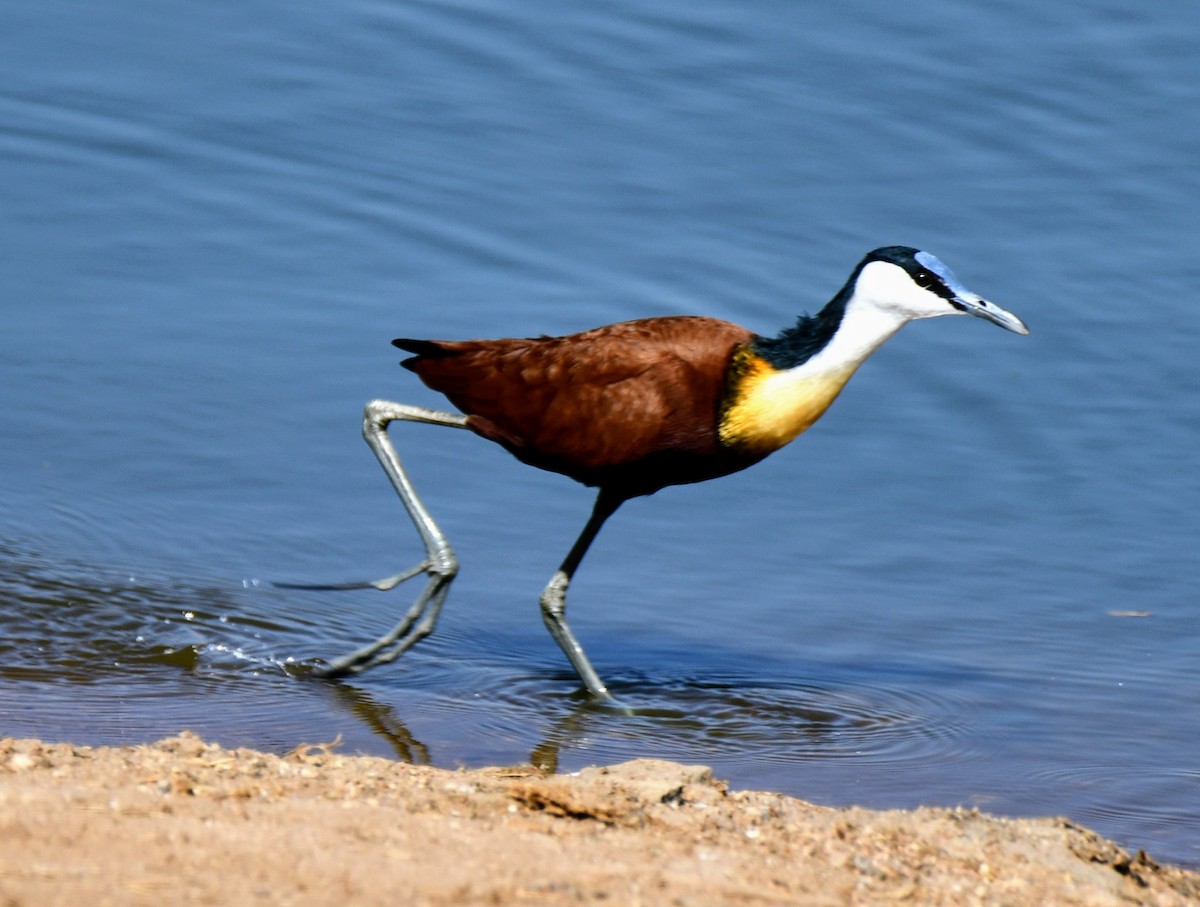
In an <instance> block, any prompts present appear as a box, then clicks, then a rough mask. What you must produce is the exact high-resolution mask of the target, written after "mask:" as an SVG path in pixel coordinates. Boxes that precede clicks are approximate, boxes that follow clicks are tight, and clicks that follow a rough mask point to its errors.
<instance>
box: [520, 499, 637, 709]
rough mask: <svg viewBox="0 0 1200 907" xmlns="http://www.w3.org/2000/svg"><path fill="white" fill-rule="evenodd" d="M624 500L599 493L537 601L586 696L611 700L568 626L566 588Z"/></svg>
mask: <svg viewBox="0 0 1200 907" xmlns="http://www.w3.org/2000/svg"><path fill="white" fill-rule="evenodd" d="M624 500H625V499H624V498H622V497H619V496H616V495H612V494H609V493H607V492H605V491H604V490H603V489H601V491H600V494H599V496H598V497H597V498H596V504H595V506H594V507H593V508H592V515H591V516H590V517H589V518H588V521H587V523H586V524H585V525H584V527H583V532H581V533H579V538H577V539H576V540H575V544H574V545H572V546H571V550H570V551H569V552H567V556H566V559H565V560H564V561H563V562H562V566H561V567H559V568H558V572H557V573H555V574H554V576H553V577H551V579H550V582H549V583H548V584H547V585H546V588H545V589H544V590H543V591H542V597H541V601H540V604H541V606H542V621H543V622H544V623H545V624H546V629H547V630H549V631H550V635H551V636H553V637H554V641H555V642H556V643H558V646H559V648H560V649H562V650H563V652H564V653H565V654H566V656H567V658H568V659H569V660H570V662H571V665H572V667H574V668H575V673H577V674H578V675H579V679H580V680H582V681H583V685H584V686H585V687H587V689H588V692H589V693H591V694H592V695H593V696H597V697H599V698H601V699H611V698H612V696H611V695H610V694H609V692H608V687H606V686H605V685H604V682H603V681H601V680H600V675H598V674H597V673H596V669H595V668H593V667H592V663H591V662H590V661H588V657H587V655H586V654H585V653H584V651H583V646H581V645H580V644H579V640H577V639H576V638H575V634H574V633H572V632H571V628H570V627H569V626H567V587H568V586H569V585H570V584H571V577H572V576H574V575H575V571H576V570H577V569H578V567H579V564H580V562H581V561H582V560H583V556H584V555H585V554H587V550H588V548H590V547H591V544H592V542H593V541H595V539H596V535H597V533H599V532H600V527H601V526H603V525H604V521H605V520H607V519H608V518H609V517H610V516H612V515H613V513H615V512H616V509H617V508H618V507H620V506H621V503H622V501H624Z"/></svg>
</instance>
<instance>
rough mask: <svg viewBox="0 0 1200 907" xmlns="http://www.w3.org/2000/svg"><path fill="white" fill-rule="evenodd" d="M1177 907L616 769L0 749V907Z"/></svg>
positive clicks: (1049, 838)
mask: <svg viewBox="0 0 1200 907" xmlns="http://www.w3.org/2000/svg"><path fill="white" fill-rule="evenodd" d="M167 897H169V898H170V899H171V900H172V901H175V902H178V903H183V904H218V903H240V904H268V903H269V904H272V905H281V904H293V903H295V904H299V903H302V902H303V903H305V904H310V905H311V904H314V903H315V904H325V903H329V904H332V903H353V904H395V903H397V902H399V903H405V904H430V905H443V904H445V905H449V904H546V905H557V904H577V903H580V902H584V903H590V902H598V903H606V904H639V903H642V904H659V903H662V904H681V905H708V904H712V905H718V904H779V903H793V904H822V905H825V904H828V905H835V904H877V903H913V904H931V905H941V904H945V905H954V907H958V905H963V904H1005V905H1016V907H1019V905H1030V907H1033V905H1039V907H1040V905H1044V904H1055V905H1074V904H1079V905H1089V907H1092V905H1108V904H1113V905H1117V904H1122V905H1128V904H1152V905H1186V904H1195V903H1198V902H1200V873H1197V872H1194V871H1191V870H1186V869H1182V868H1179V867H1173V866H1168V865H1160V864H1158V863H1156V862H1154V861H1153V860H1152V859H1151V858H1150V857H1147V856H1146V855H1145V854H1143V853H1140V852H1139V853H1137V854H1129V853H1128V852H1127V851H1125V850H1124V849H1122V848H1121V847H1119V846H1118V845H1116V844H1115V843H1113V842H1111V841H1108V840H1106V839H1104V838H1102V837H1101V836H1099V835H1098V834H1096V833H1094V832H1092V831H1090V830H1088V829H1086V828H1084V827H1082V826H1080V825H1078V824H1076V823H1073V822H1070V821H1068V820H1065V819H1055V818H1044V819H1007V818H1000V817H995V816H990V815H988V814H986V813H982V812H980V811H978V810H974V809H963V808H956V809H946V808H920V809H914V810H868V809H862V808H857V807H846V808H835V807H824V806H816V805H813V804H810V803H806V802H804V801H802V800H798V799H795V798H792V797H787V796H784V795H782V794H774V793H767V792H757V791H731V790H729V789H728V787H727V785H726V784H724V783H723V782H721V781H719V780H714V779H713V778H712V774H711V772H710V771H709V770H708V769H707V768H705V767H703V766H685V765H680V764H678V763H672V762H664V761H660V760H647V759H642V760H636V761H633V762H628V763H622V764H620V765H614V766H607V767H599V768H588V769H584V770H582V771H580V772H577V773H574V774H571V775H548V774H546V773H544V772H542V771H540V770H538V769H536V768H534V767H531V766H528V765H524V766H513V767H508V768H503V767H501V768H485V769H471V770H457V771H455V770H448V769H438V768H431V767H428V766H414V765H410V764H407V763H403V762H396V761H391V760H388V759H384V758H381V757H374V756H354V755H346V754H342V753H339V752H337V751H336V750H335V749H334V748H333V747H331V746H326V745H320V746H307V747H299V748H297V749H296V750H294V751H292V752H291V753H289V754H287V755H284V756H276V755H272V754H269V753H262V752H257V751H254V750H249V749H241V748H237V749H226V748H224V747H221V746H219V745H216V744H210V743H206V742H204V741H203V740H201V739H200V738H199V737H197V736H195V735H193V734H190V733H187V732H185V733H182V734H180V735H179V736H176V737H170V738H167V739H164V740H161V741H158V742H157V743H153V744H148V745H143V746H124V747H87V746H73V745H71V744H51V743H43V742H41V741H37V740H14V739H0V904H3V905H5V907H17V905H21V907H24V905H35V904H38V905H40V904H53V903H64V904H65V903H77V902H78V901H79V899H80V898H86V899H88V900H89V901H91V902H93V903H95V904H98V905H99V904H108V903H112V904H150V903H155V904H158V903H160V902H161V901H162V900H163V899H164V898H167Z"/></svg>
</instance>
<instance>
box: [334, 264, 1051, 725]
mask: <svg viewBox="0 0 1200 907" xmlns="http://www.w3.org/2000/svg"><path fill="white" fill-rule="evenodd" d="M943 315H974V316H977V317H979V318H982V319H983V320H985V321H990V322H991V323H992V324H995V325H998V326H999V327H1002V328H1005V329H1006V330H1009V331H1012V332H1014V333H1017V334H1028V333H1029V329H1028V328H1027V327H1026V326H1025V324H1024V322H1022V321H1021V319H1020V318H1018V317H1017V316H1016V315H1014V314H1012V313H1011V312H1008V311H1006V310H1005V309H1002V308H1000V307H999V306H997V305H995V304H994V303H991V302H988V301H987V300H985V299H984V298H983V297H981V296H979V295H978V294H976V293H973V292H971V291H970V290H968V289H967V288H966V287H964V286H963V285H962V284H961V283H959V281H958V279H957V278H956V277H955V276H954V274H953V273H952V272H951V271H950V269H949V268H947V267H946V265H944V264H943V263H942V262H941V261H940V260H939V259H938V258H937V257H935V256H934V255H932V254H930V253H929V252H925V251H922V250H919V249H916V248H913V247H911V246H885V247H881V248H878V249H875V250H874V251H871V252H869V253H867V255H866V256H865V257H863V259H862V260H861V261H860V262H859V263H858V265H857V266H856V267H855V268H854V269H853V271H852V272H851V274H850V276H849V278H848V279H847V281H846V283H845V284H844V285H843V286H842V288H841V289H840V290H839V291H838V292H837V293H836V294H835V295H834V296H833V298H832V299H830V301H829V302H828V303H827V304H826V305H825V306H824V307H823V308H821V309H820V310H819V311H818V312H817V314H816V315H801V316H800V317H799V318H798V320H797V321H796V322H795V324H793V325H791V326H789V327H785V328H784V329H783V330H782V331H780V332H779V333H778V334H777V335H775V336H764V335H759V334H756V333H754V332H753V331H751V330H749V329H747V328H745V327H741V326H739V325H737V324H733V323H731V322H728V321H722V320H719V319H716V318H709V317H703V316H695V315H677V316H665V317H651V318H643V319H639V320H635V321H625V322H620V323H617V324H611V325H607V326H605V327H598V328H594V329H592V330H587V331H583V332H581V333H575V334H568V335H565V336H556V337H549V336H541V337H531V338H507V339H497V340H415V339H406V338H401V339H397V340H394V341H393V344H394V345H395V346H396V347H398V348H399V349H401V350H404V351H405V352H407V353H409V354H411V355H410V357H409V358H406V359H404V360H403V361H402V362H401V365H402V366H403V367H405V368H406V369H408V370H409V371H412V372H414V373H416V375H417V376H418V377H419V378H420V379H421V381H422V382H424V383H425V384H426V385H427V386H428V387H430V388H432V389H433V390H435V391H438V392H440V393H441V394H442V395H444V396H445V397H446V398H447V399H448V400H449V401H450V403H452V404H453V405H454V406H455V407H457V409H458V410H459V412H447V411H442V410H434V409H428V408H425V407H419V406H411V405H408V404H403V403H395V402H392V401H388V400H372V401H371V402H370V403H368V404H367V406H366V408H365V410H364V413H363V436H364V438H365V440H366V441H367V443H368V444H369V445H370V447H371V449H372V450H373V451H374V453H375V455H376V457H377V458H378V460H379V462H380V463H381V465H382V466H383V469H384V471H385V472H386V474H387V476H388V478H389V480H390V482H391V484H392V486H393V488H394V489H395V490H396V492H397V494H398V495H399V496H400V499H401V501H402V502H403V504H404V507H405V508H406V510H407V511H408V514H409V516H410V518H411V519H412V521H413V524H414V526H415V527H416V529H417V531H418V533H419V534H420V536H421V538H422V541H423V543H424V545H425V550H426V556H425V558H424V559H423V560H422V561H421V562H419V563H418V564H416V565H415V566H413V567H411V568H409V569H407V570H403V571H401V572H400V573H397V574H395V575H394V576H391V577H388V578H386V579H382V580H375V581H371V582H368V583H348V584H341V585H339V586H337V587H336V588H357V587H365V586H371V587H374V588H377V589H391V588H393V587H394V586H396V585H398V584H399V583H401V582H403V581H404V580H406V579H409V578H411V577H414V576H418V575H420V574H427V575H428V580H427V582H426V585H425V588H424V589H423V590H422V592H421V593H420V594H419V595H418V596H417V597H416V599H415V600H414V602H413V604H412V605H411V606H410V608H409V609H408V611H407V613H405V615H404V616H403V618H402V619H401V620H400V621H399V622H398V623H397V624H396V625H395V626H394V627H393V628H392V630H391V631H389V632H388V633H386V634H384V635H383V636H381V637H380V638H379V639H377V640H375V641H374V642H372V643H370V644H368V645H366V646H363V647H362V648H360V649H358V650H356V651H354V652H351V653H349V654H347V655H344V656H342V657H341V658H338V659H336V660H334V661H332V662H330V663H328V665H327V667H326V668H325V669H324V673H325V675H326V676H329V677H343V676H346V675H351V674H357V673H359V672H361V671H363V670H366V669H367V668H370V667H373V666H375V665H379V664H384V663H386V662H390V661H392V660H394V659H395V658H398V657H399V656H400V655H402V654H403V653H404V652H405V651H407V650H408V649H409V648H411V647H412V646H413V645H414V644H415V643H416V642H417V641H419V640H420V639H422V638H424V637H426V636H428V635H429V633H431V632H433V629H434V627H435V626H436V624H437V619H438V615H439V614H440V612H441V609H442V605H443V603H444V601H445V598H446V594H447V592H448V589H449V586H450V583H451V581H452V580H453V579H454V577H455V575H456V573H457V571H458V560H457V558H456V556H455V554H454V551H453V549H452V548H451V546H450V544H449V542H448V541H447V540H446V537H445V535H444V534H443V533H442V531H441V529H440V528H439V527H438V525H437V524H436V522H434V520H433V518H432V516H431V515H430V513H429V511H428V510H427V508H426V507H425V505H424V503H423V502H422V501H421V500H420V498H419V497H418V496H417V493H416V490H415V488H414V486H413V484H412V482H411V480H410V479H409V477H408V474H407V472H406V471H405V469H404V467H403V466H402V464H401V461H400V459H399V456H398V455H397V453H396V450H395V448H394V446H393V445H392V443H391V440H390V438H389V436H388V426H389V424H390V423H392V422H394V421H409V422H418V423H426V424H432V425H441V426H446V427H452V428H462V429H467V430H469V431H471V432H474V433H475V434H476V435H479V436H480V437H483V438H485V439H487V440H489V441H492V442H495V443H496V444H498V445H500V446H501V447H503V448H504V449H505V450H507V451H508V452H509V453H510V454H512V455H513V456H514V457H516V458H517V459H518V460H520V461H521V462H522V463H526V464H528V465H530V466H535V467H538V468H540V469H544V470H549V471H551V472H556V473H560V474H562V475H565V476H567V477H569V478H571V479H574V480H575V481H576V482H580V483H582V484H583V485H586V486H589V487H592V488H595V489H596V498H595V503H594V505H593V507H592V511H591V515H590V516H589V517H588V519H587V521H586V523H585V524H584V527H583V530H582V531H581V532H580V534H579V536H578V538H576V540H575V542H574V543H573V544H572V546H571V548H570V549H569V551H568V552H567V555H566V557H565V558H564V560H563V561H562V564H561V565H560V566H559V568H558V570H557V571H556V572H555V573H554V575H553V576H552V577H551V579H550V581H549V583H548V584H547V585H546V587H545V589H544V590H543V591H542V594H541V597H540V600H539V604H540V607H541V614H542V619H543V622H544V623H545V625H546V627H547V629H548V630H549V631H550V635H551V636H552V637H553V638H554V640H555V642H557V643H558V645H559V647H560V648H561V649H562V651H563V653H564V654H565V655H566V657H567V659H568V661H569V662H570V663H571V665H572V667H573V668H574V669H575V672H576V674H578V676H579V679H580V681H581V682H582V684H583V686H584V687H585V688H586V690H587V691H588V693H590V694H591V696H593V697H595V698H596V699H598V700H612V701H614V702H615V699H614V698H613V697H612V694H611V693H610V692H609V690H608V687H607V686H606V685H605V684H604V682H603V681H602V680H601V679H600V676H599V675H598V674H597V672H596V670H595V668H594V667H593V666H592V663H591V661H590V660H589V659H588V657H587V655H586V653H585V652H584V649H583V646H581V645H580V643H579V641H578V640H577V639H576V637H575V635H574V633H573V632H572V630H571V628H570V626H569V624H568V623H567V619H566V595H567V588H568V586H569V585H570V583H571V580H572V578H573V576H574V575H575V572H576V570H577V569H578V568H579V565H580V563H581V562H582V561H583V558H584V556H585V555H586V553H587V551H588V548H589V547H590V546H591V544H592V542H593V541H594V540H595V538H596V536H597V534H598V533H599V532H600V529H601V527H602V526H603V525H604V523H605V522H606V521H607V520H608V519H609V517H611V516H612V515H613V514H614V513H615V512H616V511H617V509H618V508H619V507H620V506H621V505H622V504H623V503H624V502H625V501H628V500H630V499H631V498H636V497H641V496H644V495H652V494H654V493H655V492H657V491H659V490H660V489H662V488H665V487H667V486H669V485H686V484H691V483H695V482H703V481H707V480H710V479H715V478H719V477H721V476H725V475H729V474H730V473H734V472H738V471H739V470H742V469H745V468H747V467H749V466H752V465H754V464H755V463H757V462H759V461H760V460H762V459H763V458H764V457H767V456H769V455H770V454H772V453H774V452H775V451H777V450H779V449H780V448H782V447H784V446H785V445H787V444H788V443H790V442H791V441H792V440H794V439H795V438H796V437H798V436H799V435H800V434H802V433H803V432H804V431H806V430H807V429H808V428H809V427H810V426H811V425H812V424H813V423H814V422H816V420H817V419H819V418H820V417H821V415H822V414H823V413H824V412H825V411H826V410H827V409H828V408H829V406H830V404H832V403H833V401H834V400H835V399H836V398H837V396H838V395H839V393H840V392H841V391H842V388H843V387H844V386H845V385H846V382H847V381H849V380H850V378H851V376H852V375H853V374H854V373H855V371H856V370H857V369H858V368H859V366H860V365H862V363H863V362H864V361H865V360H866V359H867V358H868V357H869V356H870V355H871V354H872V353H873V352H874V351H875V350H877V349H878V348H879V347H880V346H881V345H882V344H883V343H884V342H885V341H886V340H888V338H890V337H891V336H892V335H893V334H895V333H896V332H897V331H898V330H899V329H900V328H901V327H902V326H904V325H905V324H906V323H907V322H909V321H914V320H918V319H924V318H936V317H940V316H943ZM325 588H329V587H325Z"/></svg>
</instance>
